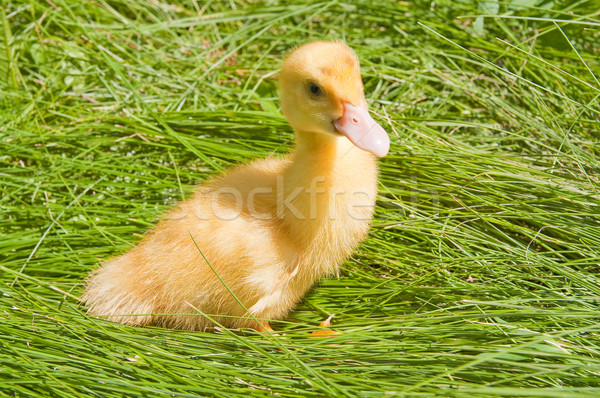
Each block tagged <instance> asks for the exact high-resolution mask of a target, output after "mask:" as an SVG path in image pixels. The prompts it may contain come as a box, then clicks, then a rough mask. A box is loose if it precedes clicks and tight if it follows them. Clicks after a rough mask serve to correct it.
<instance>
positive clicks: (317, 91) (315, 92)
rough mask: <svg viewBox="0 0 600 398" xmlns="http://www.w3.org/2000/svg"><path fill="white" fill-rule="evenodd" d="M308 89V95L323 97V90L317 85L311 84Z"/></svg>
mask: <svg viewBox="0 0 600 398" xmlns="http://www.w3.org/2000/svg"><path fill="white" fill-rule="evenodd" d="M306 88H307V90H308V93H309V94H310V95H312V96H313V97H320V96H321V95H323V90H322V89H321V87H319V85H317V84H316V83H313V82H309V83H308V85H307V86H306Z"/></svg>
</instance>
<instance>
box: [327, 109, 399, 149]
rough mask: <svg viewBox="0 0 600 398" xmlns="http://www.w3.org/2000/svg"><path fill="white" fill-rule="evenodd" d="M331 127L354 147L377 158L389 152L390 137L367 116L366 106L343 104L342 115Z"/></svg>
mask: <svg viewBox="0 0 600 398" xmlns="http://www.w3.org/2000/svg"><path fill="white" fill-rule="evenodd" d="M333 125H334V126H335V128H336V129H337V130H338V131H339V132H340V133H341V134H342V135H344V136H346V138H348V139H349V140H350V141H351V142H352V143H353V144H354V145H356V146H357V147H359V148H360V149H363V150H365V151H367V152H371V153H372V154H373V155H375V156H377V157H380V158H382V157H384V156H385V155H387V153H388V151H389V150H390V137H388V135H387V133H386V132H385V130H384V129H383V127H381V126H380V125H379V124H377V122H376V121H375V120H373V118H372V117H371V115H369V110H368V109H367V106H366V105H360V106H354V105H352V104H351V103H349V102H344V114H343V115H342V117H341V118H339V119H338V120H336V121H335V122H334V123H333Z"/></svg>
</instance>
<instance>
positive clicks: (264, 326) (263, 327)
mask: <svg viewBox="0 0 600 398" xmlns="http://www.w3.org/2000/svg"><path fill="white" fill-rule="evenodd" d="M255 329H256V331H257V332H261V333H265V332H266V333H275V331H274V330H273V328H272V327H271V325H269V322H268V321H264V322H261V323H259V324H258V325H257V326H256V328H255Z"/></svg>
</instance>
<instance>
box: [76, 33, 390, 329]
mask: <svg viewBox="0 0 600 398" xmlns="http://www.w3.org/2000/svg"><path fill="white" fill-rule="evenodd" d="M279 88H280V97H281V106H282V109H283V113H284V115H285V116H286V117H287V119H288V120H289V122H290V124H291V125H292V127H293V128H294V131H295V134H296V146H295V148H294V150H293V152H292V153H291V154H290V155H288V156H286V157H284V158H267V159H262V160H258V161H254V162H252V163H250V164H247V165H244V166H241V167H237V168H234V169H232V170H230V171H229V172H227V173H225V174H223V175H221V176H219V177H217V178H215V179H214V181H212V182H209V183H206V184H203V185H202V186H200V187H199V189H198V190H197V192H196V193H195V194H194V195H193V196H192V197H191V198H190V199H188V200H187V201H184V202H182V203H180V204H179V205H178V207H177V208H176V209H174V210H172V211H171V212H170V213H168V214H167V216H166V217H165V218H164V219H163V220H162V221H161V222H160V223H159V224H158V225H157V226H156V227H155V228H154V229H152V230H151V231H150V232H149V233H148V234H147V235H146V236H145V237H144V239H143V240H142V241H141V242H140V243H139V244H138V245H137V246H136V247H135V248H133V249H131V250H129V251H128V252H126V253H125V254H123V255H121V256H119V257H116V258H113V259H111V260H109V261H107V262H106V263H105V264H103V266H102V267H101V268H99V269H97V270H96V271H95V272H94V273H93V274H92V275H91V277H90V279H89V282H88V284H87V288H86V291H85V294H84V296H83V301H85V303H86V304H87V306H88V308H89V313H90V314H92V315H97V316H102V317H104V318H105V319H108V320H110V321H115V322H121V323H124V324H128V325H138V326H144V325H151V324H152V325H160V326H165V327H172V328H179V329H193V330H204V329H206V328H207V327H211V326H213V325H214V324H213V322H212V321H211V319H212V320H214V321H215V322H218V323H219V324H221V325H224V326H226V327H232V328H241V327H251V328H255V329H258V330H263V329H270V327H269V324H268V321H269V320H276V319H282V318H284V317H285V316H286V315H287V314H288V312H289V311H290V310H291V309H293V307H294V305H296V303H297V302H298V301H299V300H300V299H301V298H302V296H303V295H304V294H305V293H306V291H307V290H308V289H309V288H310V287H311V286H312V285H313V283H314V282H315V281H316V280H318V279H319V278H320V277H322V276H324V275H327V274H331V273H334V272H336V271H337V270H338V269H339V267H340V265H341V263H342V262H343V261H344V260H345V259H346V258H348V257H349V256H350V255H351V253H352V251H353V250H354V249H355V248H356V246H357V245H358V244H359V243H360V241H361V240H363V239H364V237H365V236H366V234H367V231H368V229H369V224H370V220H371V217H372V214H373V208H374V205H375V197H376V193H377V164H376V157H375V156H373V155H376V156H379V157H382V156H385V155H386V154H387V152H388V149H389V138H388V136H387V134H386V132H385V131H384V130H383V128H382V127H381V126H379V125H378V124H377V123H376V122H375V121H374V120H373V119H372V118H371V116H370V115H369V112H368V110H367V103H366V100H365V96H364V93H363V85H362V81H361V77H360V70H359V63H358V59H357V57H356V55H355V54H354V52H353V51H352V50H351V49H350V48H349V47H348V46H347V45H346V44H344V43H341V42H313V43H309V44H305V45H303V46H301V47H299V48H298V49H296V50H295V51H294V52H293V53H292V54H291V55H290V56H289V57H288V58H287V59H286V60H285V62H284V63H283V66H282V69H281V72H280V75H279ZM232 293H233V294H232ZM234 295H235V297H234ZM242 304H243V305H242ZM257 320H258V323H257Z"/></svg>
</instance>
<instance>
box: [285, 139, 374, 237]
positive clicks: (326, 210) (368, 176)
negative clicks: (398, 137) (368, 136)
mask: <svg viewBox="0 0 600 398" xmlns="http://www.w3.org/2000/svg"><path fill="white" fill-rule="evenodd" d="M282 179H283V187H284V189H283V190H281V193H282V194H283V197H282V198H279V204H280V205H282V206H281V207H280V209H279V210H280V211H281V213H280V216H282V217H281V218H282V219H283V222H284V225H285V227H286V229H287V230H288V231H289V232H290V234H291V236H294V237H295V239H298V244H299V245H305V246H310V245H315V244H319V242H316V240H318V237H319V236H321V237H322V239H325V240H327V239H329V237H328V236H327V234H328V233H337V232H340V231H344V228H346V229H349V230H348V231H347V233H349V234H352V233H353V232H352V231H351V228H348V225H347V223H346V216H347V215H345V214H343V213H344V211H345V208H338V207H346V206H351V205H352V203H350V202H352V201H353V200H355V199H357V200H359V201H360V200H362V201H363V202H364V198H362V199H361V198H360V197H356V195H355V193H356V192H366V193H367V194H368V195H370V196H372V200H369V205H371V208H372V204H374V200H375V199H374V198H375V192H376V180H377V167H376V161H375V157H374V156H373V155H371V154H369V153H367V152H364V151H362V150H360V149H358V148H356V147H354V146H353V145H352V144H351V143H350V141H348V139H346V138H345V137H343V136H334V135H330V134H320V133H308V132H296V147H295V149H294V151H293V152H292V154H291V163H290V166H289V167H288V168H287V170H286V171H285V172H284V174H283V178H282ZM359 196H360V195H359ZM359 206H360V205H359ZM367 207H368V206H367ZM371 211H372V210H371ZM369 216H370V213H369ZM369 218H370V217H369ZM345 223H346V225H344V224H345ZM367 223H368V221H367ZM336 226H337V227H339V228H337V227H336ZM336 228H337V229H339V231H337V232H336ZM340 233H341V232H340Z"/></svg>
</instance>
